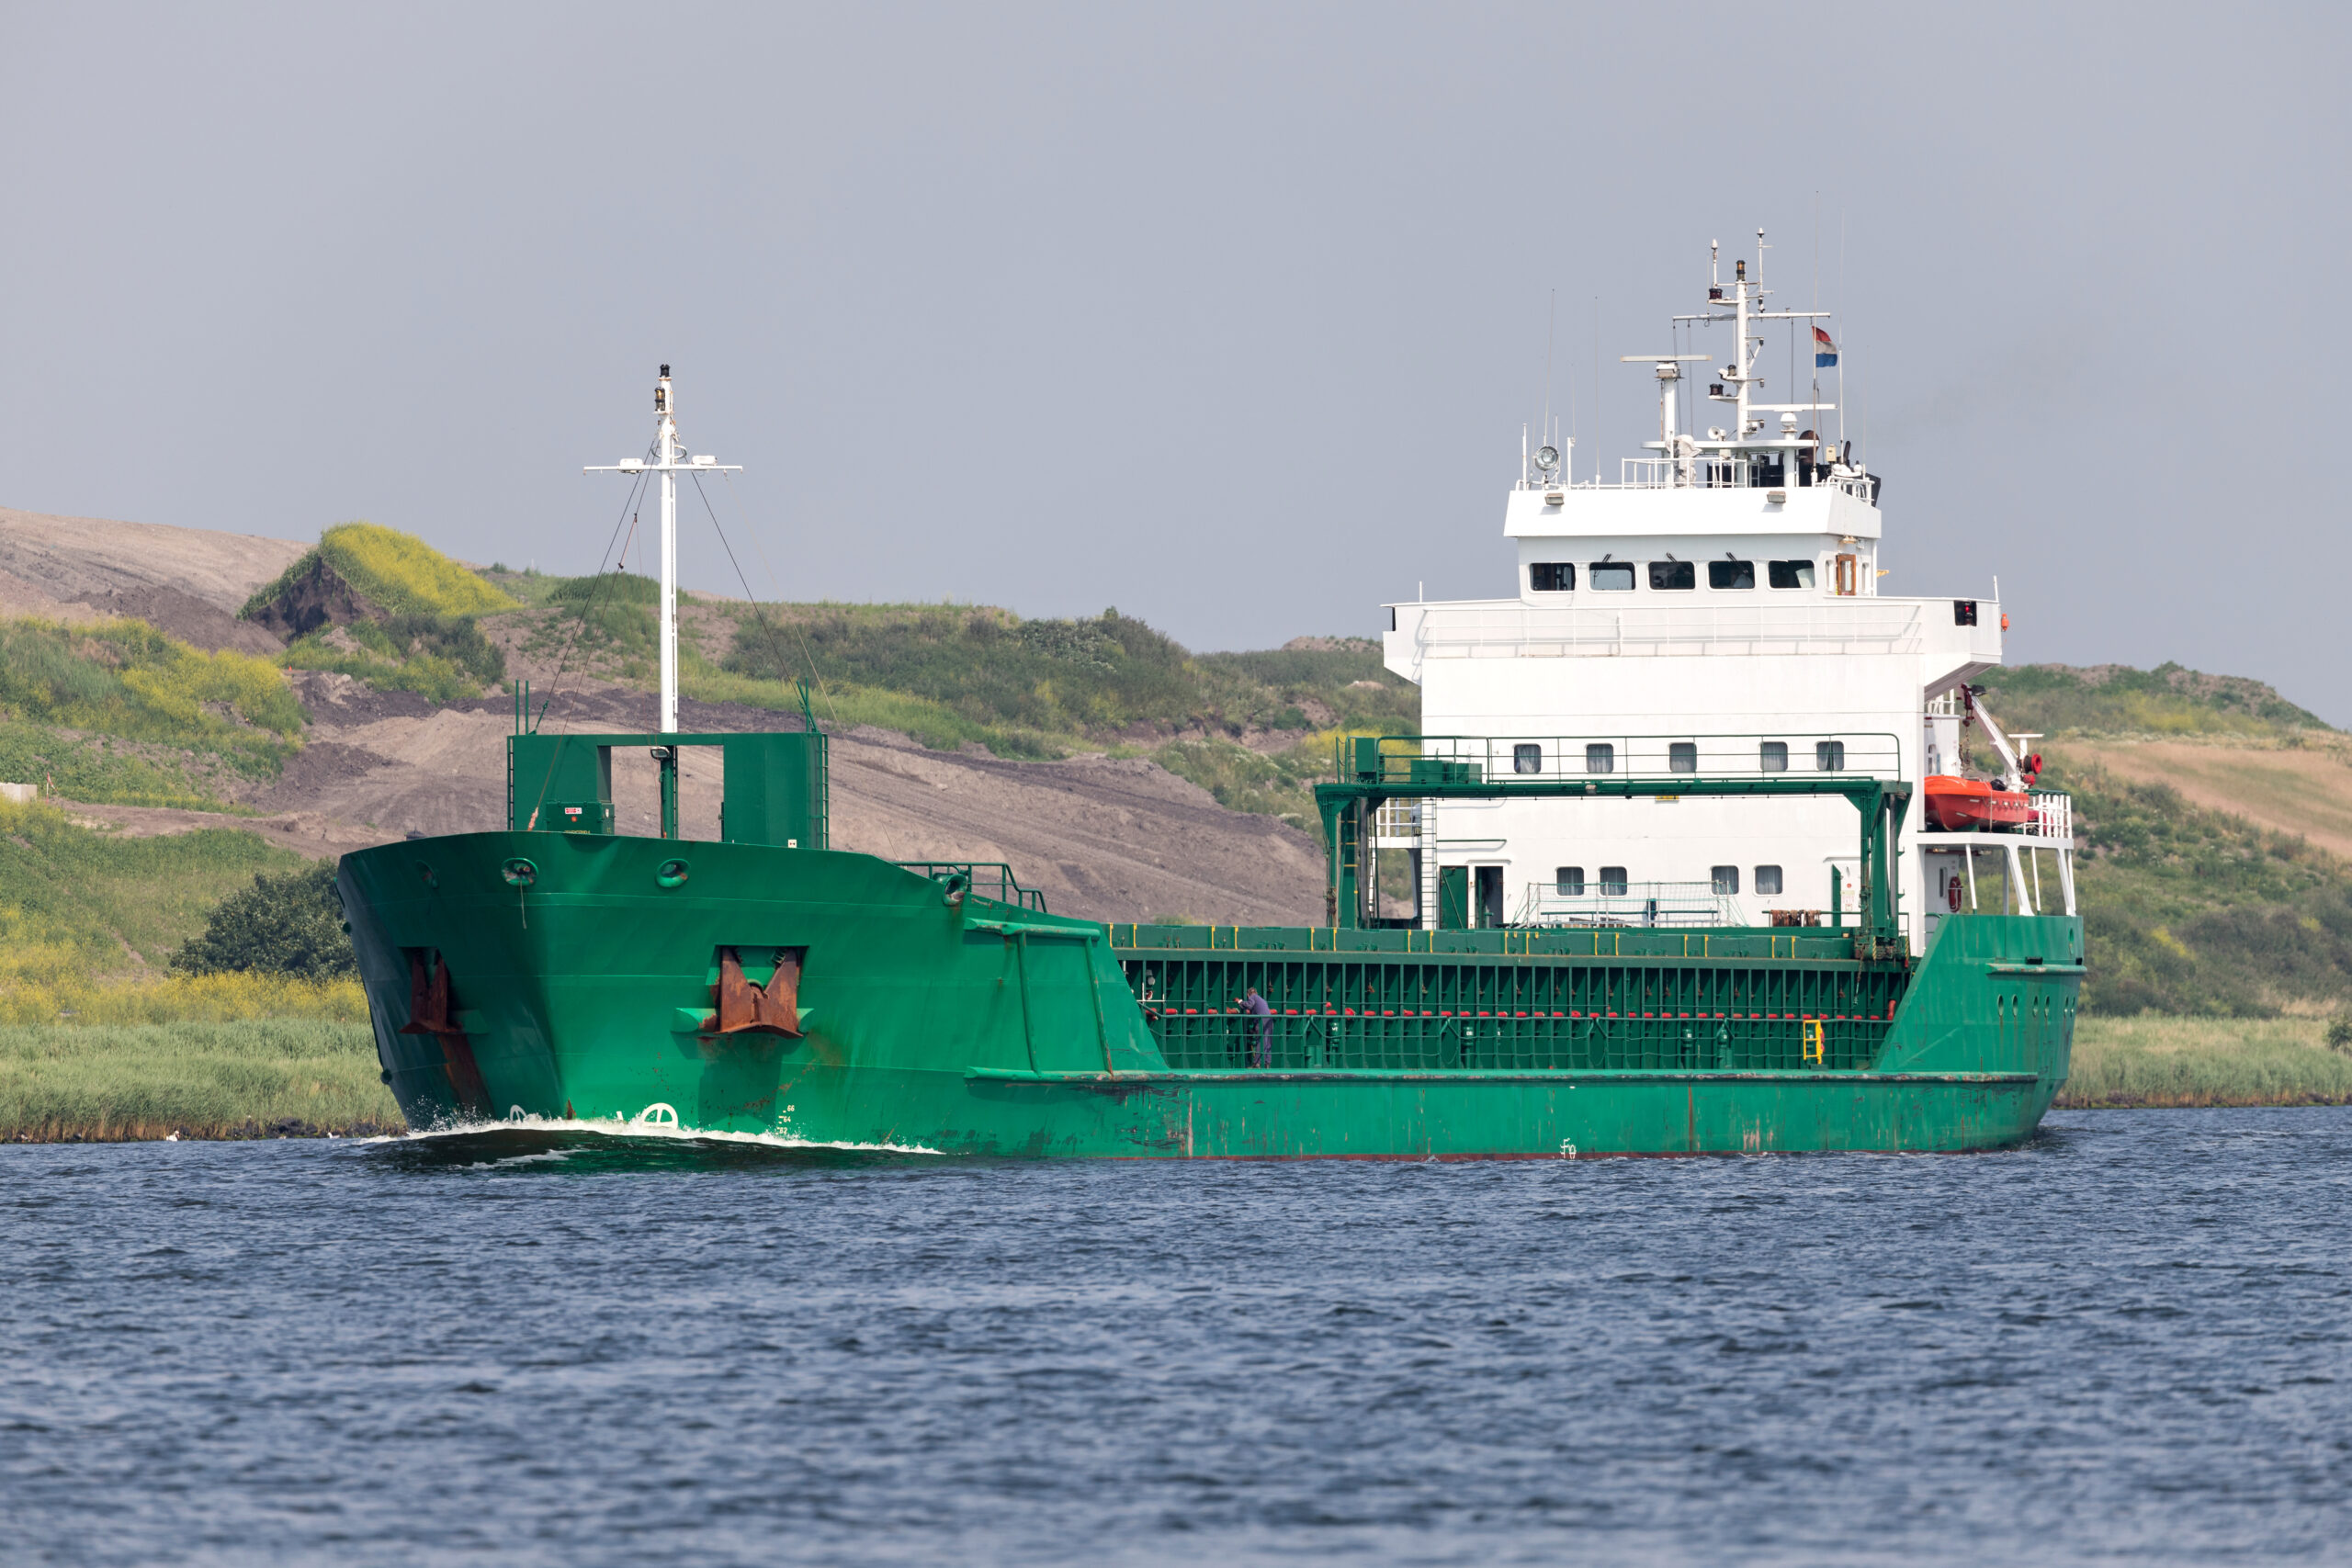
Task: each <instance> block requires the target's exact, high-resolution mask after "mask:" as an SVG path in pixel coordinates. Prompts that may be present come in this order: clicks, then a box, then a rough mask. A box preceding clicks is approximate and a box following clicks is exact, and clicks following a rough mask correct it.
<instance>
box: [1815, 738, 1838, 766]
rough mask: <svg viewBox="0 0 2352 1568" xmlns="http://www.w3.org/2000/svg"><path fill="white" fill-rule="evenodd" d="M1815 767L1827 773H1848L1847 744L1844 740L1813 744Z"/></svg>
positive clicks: (1817, 741)
mask: <svg viewBox="0 0 2352 1568" xmlns="http://www.w3.org/2000/svg"><path fill="white" fill-rule="evenodd" d="M1813 765H1814V766H1815V768H1817V769H1819V770H1820V771H1821V772H1823V773H1844V772H1845V771H1846V743H1845V742H1844V741H1843V740H1816V741H1815V742H1814V743H1813Z"/></svg>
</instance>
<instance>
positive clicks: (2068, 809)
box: [2027, 789, 2075, 839]
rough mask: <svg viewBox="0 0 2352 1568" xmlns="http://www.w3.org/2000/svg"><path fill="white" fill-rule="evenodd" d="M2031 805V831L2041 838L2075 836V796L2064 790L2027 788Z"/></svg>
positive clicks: (2069, 837)
mask: <svg viewBox="0 0 2352 1568" xmlns="http://www.w3.org/2000/svg"><path fill="white" fill-rule="evenodd" d="M2027 795H2028V797H2029V798H2030V801H2031V803H2032V806H2033V832H2034V834H2035V836H2036V837H2039V838H2043V839H2072V838H2073V837H2074V836H2075V797H2074V796H2073V795H2068V794H2066V793H2065V792H2064V790H2055V789H2037V790H2029V791H2028V792H2027Z"/></svg>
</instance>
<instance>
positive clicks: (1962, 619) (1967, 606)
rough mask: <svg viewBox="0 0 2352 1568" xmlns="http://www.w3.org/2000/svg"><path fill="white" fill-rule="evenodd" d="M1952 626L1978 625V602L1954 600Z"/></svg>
mask: <svg viewBox="0 0 2352 1568" xmlns="http://www.w3.org/2000/svg"><path fill="white" fill-rule="evenodd" d="M1951 624H1952V625H1953V626H1974V625H1975V624H1976V601H1975V600H1973V599H1955V600H1953V601H1952V602H1951Z"/></svg>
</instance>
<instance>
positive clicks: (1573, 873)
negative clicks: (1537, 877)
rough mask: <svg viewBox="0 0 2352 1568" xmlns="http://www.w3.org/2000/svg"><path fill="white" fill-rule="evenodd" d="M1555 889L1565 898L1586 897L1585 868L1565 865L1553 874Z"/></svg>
mask: <svg viewBox="0 0 2352 1568" xmlns="http://www.w3.org/2000/svg"><path fill="white" fill-rule="evenodd" d="M1552 886H1553V888H1554V889H1555V891H1556V892H1558V894H1559V895H1560V897H1563V898H1581V897H1584V867H1582V866H1580V865H1564V866H1562V867H1560V869H1559V870H1557V871H1555V872H1554V873H1553V874H1552Z"/></svg>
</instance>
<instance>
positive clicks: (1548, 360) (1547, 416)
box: [1521, 288, 1560, 444]
mask: <svg viewBox="0 0 2352 1568" xmlns="http://www.w3.org/2000/svg"><path fill="white" fill-rule="evenodd" d="M1559 319H1560V291H1559V290H1558V289H1556V288H1555V289H1554V290H1552V302H1551V304H1550V305H1548V306H1546V307H1545V308H1544V440H1545V441H1546V442H1549V441H1550V440H1551V439H1552V329H1553V327H1554V326H1555V324H1557V322H1558V321H1559ZM1524 439H1525V438H1524V437H1522V438H1521V442H1522V444H1524Z"/></svg>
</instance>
